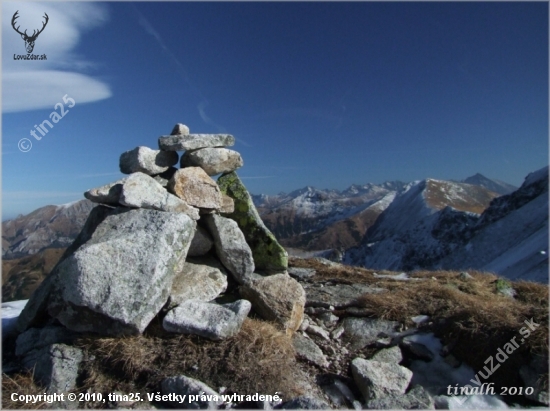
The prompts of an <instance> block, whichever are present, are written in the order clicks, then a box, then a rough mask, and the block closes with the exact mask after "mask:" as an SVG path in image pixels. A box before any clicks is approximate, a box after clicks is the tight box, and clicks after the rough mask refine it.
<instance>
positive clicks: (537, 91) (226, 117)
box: [2, 2, 549, 220]
mask: <svg viewBox="0 0 550 411" xmlns="http://www.w3.org/2000/svg"><path fill="white" fill-rule="evenodd" d="M16 10H19V18H18V20H17V25H20V27H21V29H22V30H23V29H25V28H28V29H29V30H28V31H29V32H32V30H33V29H38V28H40V27H41V26H42V22H43V19H42V16H43V15H44V12H46V13H47V14H48V16H49V22H48V25H47V26H46V28H45V29H44V31H43V32H42V33H41V34H40V35H39V37H38V38H37V40H36V43H35V49H34V51H33V53H34V54H37V55H41V54H46V55H47V60H46V61H24V60H14V54H15V55H18V54H26V53H25V47H24V42H23V40H22V39H21V37H20V35H19V34H17V33H16V32H15V31H14V30H13V28H12V27H11V19H12V16H13V14H14V13H15V11H16ZM2 23H3V25H2V219H3V220H5V219H7V218H13V217H15V216H16V215H17V214H19V213H24V214H25V213H28V212H30V211H32V210H34V209H36V208H38V207H40V206H44V205H47V204H62V203H67V202H70V201H74V200H78V199H81V198H83V195H82V193H83V192H84V191H85V190H87V189H89V188H92V187H96V186H99V185H103V184H106V183H109V182H111V181H114V180H116V179H118V178H119V177H122V175H121V174H120V172H119V170H118V161H119V157H120V154H121V153H122V152H124V151H126V150H130V149H133V148H134V147H136V146H139V145H145V146H148V147H152V148H157V139H158V137H159V136H160V135H165V134H168V133H169V132H170V130H171V129H172V127H173V125H174V124H175V123H178V122H182V123H184V124H187V125H188V126H189V128H190V129H191V132H192V133H193V132H195V133H219V132H224V133H230V134H233V135H234V136H235V137H236V140H237V143H236V144H235V146H234V147H233V149H235V150H237V151H239V152H240V153H241V155H242V156H243V159H244V167H243V168H241V169H240V170H239V171H238V174H239V175H240V176H241V177H242V178H243V181H244V183H245V184H246V186H247V187H248V189H249V191H250V192H252V193H254V194H260V193H265V194H276V193H278V192H281V191H285V192H289V191H292V190H295V189H298V188H301V187H303V186H306V185H311V186H315V187H318V188H334V189H344V188H346V187H348V186H349V185H351V184H362V183H367V182H374V183H380V182H383V181H387V180H402V181H412V180H418V179H424V178H427V177H430V178H439V179H463V178H466V177H468V176H470V175H472V174H475V173H477V172H481V173H482V174H484V175H486V176H488V177H491V178H497V179H501V180H504V181H507V182H509V183H512V184H515V185H520V184H521V182H522V181H523V178H524V177H525V176H526V175H527V174H528V173H529V172H531V171H534V170H536V169H538V168H541V167H543V166H545V165H547V164H548V109H549V107H548V3H545V2H536V3H511V2H488V3H479V2H465V3H444V2H442V3H439V2H428V3H415V2H410V3H409V2H408V3H389V2H388V3H375V2H353V3H327V2H323V3H292V2H281V3H247V2H245V3H233V2H227V3H190V2H166V3H162V2H155V3H153V2H151V3H149V2H135V3H132V2H107V3H86V2H78V3H77V2H74V3H69V2H67V3H63V2H57V3H46V2H41V3H23V2H17V3H14V2H3V3H2ZM65 95H67V96H68V97H70V98H72V99H74V101H75V104H74V106H72V107H69V104H70V100H68V101H69V103H63V97H64V96H65ZM57 103H60V104H59V105H58V106H57V109H54V106H55V105H56V104H57ZM61 105H63V110H64V111H65V115H64V116H63V117H62V118H61V119H59V121H58V122H57V123H56V124H54V127H53V128H52V129H51V130H49V132H48V133H47V134H46V135H45V136H43V137H42V139H41V140H37V139H35V138H34V137H33V136H31V135H30V131H31V130H34V125H35V124H40V123H42V122H43V121H44V120H48V119H49V118H50V114H51V113H52V112H54V111H55V112H57V113H58V114H59V113H60V112H61V107H60V106H61ZM37 135H38V136H40V134H37ZM23 138H27V139H29V141H30V142H31V143H32V148H31V149H30V151H28V152H22V151H20V150H19V149H18V144H19V142H20V140H21V139H23ZM24 145H25V146H28V142H27V143H26V144H24Z"/></svg>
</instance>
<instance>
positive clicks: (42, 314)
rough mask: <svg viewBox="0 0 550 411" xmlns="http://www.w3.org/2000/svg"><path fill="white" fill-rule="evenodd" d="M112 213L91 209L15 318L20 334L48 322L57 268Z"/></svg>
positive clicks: (100, 208) (111, 210) (98, 207)
mask: <svg viewBox="0 0 550 411" xmlns="http://www.w3.org/2000/svg"><path fill="white" fill-rule="evenodd" d="M112 213H113V209H112V208H111V207H106V206H97V207H94V208H93V209H92V211H91V212H90V214H89V215H88V218H87V219H86V222H85V223H84V227H82V230H81V231H80V233H79V234H78V236H77V237H76V239H75V240H74V241H73V243H72V244H71V245H70V246H69V247H68V248H67V249H66V250H65V252H64V253H63V255H62V256H61V258H60V259H59V261H58V263H57V264H56V266H55V267H54V268H53V269H52V271H51V273H50V275H48V276H47V277H46V279H45V280H44V281H42V283H40V285H39V286H38V288H37V289H36V290H35V291H34V293H33V294H32V296H31V298H30V299H29V301H28V302H27V304H26V305H25V308H24V309H23V311H21V314H19V317H18V318H17V324H16V327H17V330H18V331H19V332H20V333H21V332H23V331H25V330H27V329H28V328H30V327H40V326H44V325H45V324H46V322H47V321H48V320H49V316H48V311H47V307H48V302H49V299H50V295H51V293H52V290H53V289H54V285H55V284H56V283H57V281H58V274H59V273H58V271H57V267H59V266H60V265H61V264H62V263H63V262H64V261H65V260H66V259H67V258H68V257H69V256H71V255H72V254H73V253H74V252H75V251H76V250H78V249H79V248H80V247H81V246H82V245H83V244H84V243H86V242H87V241H88V240H90V238H92V235H93V233H94V231H95V230H96V228H97V226H98V225H99V224H101V223H102V222H103V221H104V220H105V218H107V216H109V215H111V214H112Z"/></svg>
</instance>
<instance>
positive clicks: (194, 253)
mask: <svg viewBox="0 0 550 411" xmlns="http://www.w3.org/2000/svg"><path fill="white" fill-rule="evenodd" d="M213 245H214V240H213V239H212V236H211V235H210V233H208V231H207V230H206V229H205V228H203V227H201V226H197V231H195V235H194V236H193V240H191V246H190V247H189V251H188V252H187V256H188V257H200V256H202V255H205V254H206V253H208V252H209V251H210V250H211V249H212V246H213Z"/></svg>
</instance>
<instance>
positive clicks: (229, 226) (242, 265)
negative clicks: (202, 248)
mask: <svg viewBox="0 0 550 411" xmlns="http://www.w3.org/2000/svg"><path fill="white" fill-rule="evenodd" d="M204 221H205V223H206V226H207V228H208V231H209V232H210V234H211V235H212V237H213V238H214V245H215V247H216V254H217V255H218V258H219V259H220V261H221V262H222V264H223V265H224V266H225V267H226V268H227V269H228V270H229V272H230V273H231V274H232V275H233V278H235V280H236V281H237V282H238V283H239V284H245V283H247V282H248V281H250V279H251V278H252V274H253V273H254V268H255V267H254V259H253V257H252V250H250V247H249V246H248V244H247V243H246V239H245V238H244V234H243V233H242V231H241V230H240V229H239V226H238V225H237V223H236V222H235V221H233V220H230V219H229V218H225V217H222V216H220V215H217V214H210V215H206V216H204Z"/></svg>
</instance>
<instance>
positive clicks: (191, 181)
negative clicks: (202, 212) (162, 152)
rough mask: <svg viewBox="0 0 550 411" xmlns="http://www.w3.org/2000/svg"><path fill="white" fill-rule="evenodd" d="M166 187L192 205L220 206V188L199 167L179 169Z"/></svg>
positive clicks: (215, 207) (213, 208)
mask: <svg viewBox="0 0 550 411" xmlns="http://www.w3.org/2000/svg"><path fill="white" fill-rule="evenodd" d="M167 189H168V191H170V192H171V193H174V194H175V195H176V196H178V197H179V198H181V199H182V200H183V201H185V202H186V203H187V204H189V205H191V206H194V207H199V208H205V209H210V210H219V209H220V208H221V206H222V194H221V192H220V188H219V187H218V185H217V184H216V182H215V181H214V180H212V178H211V177H210V176H209V175H208V174H206V173H205V171H204V170H203V169H202V168H200V167H187V168H182V169H179V170H178V171H176V173H175V174H174V176H173V177H172V178H171V179H170V181H169V182H168V186H167Z"/></svg>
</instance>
